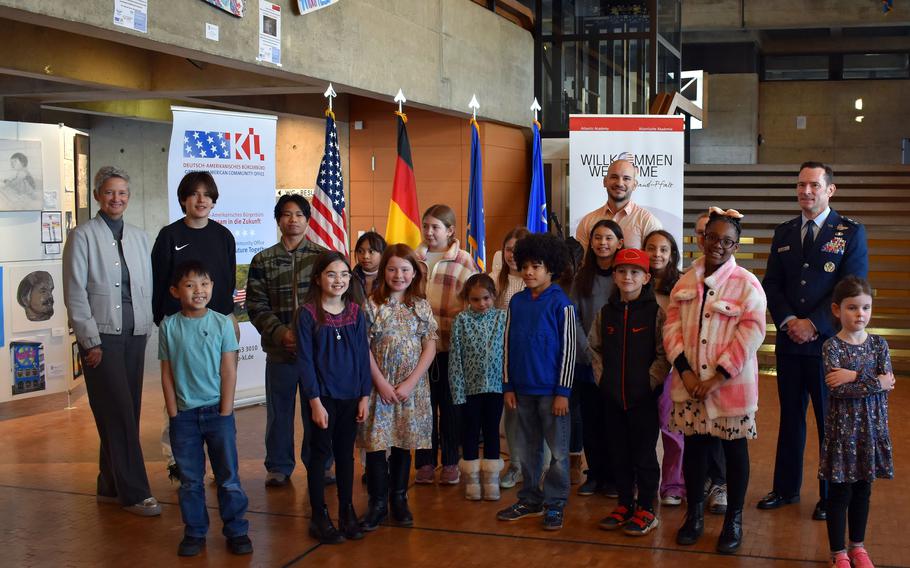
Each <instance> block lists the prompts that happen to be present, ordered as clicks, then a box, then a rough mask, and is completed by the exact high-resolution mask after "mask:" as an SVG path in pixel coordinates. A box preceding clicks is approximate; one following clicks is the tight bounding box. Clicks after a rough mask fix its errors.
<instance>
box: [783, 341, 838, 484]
mask: <svg viewBox="0 0 910 568" xmlns="http://www.w3.org/2000/svg"><path fill="white" fill-rule="evenodd" d="M777 397H778V399H779V400H780V428H779V430H778V432H777V455H776V457H775V460H774V487H773V489H774V491H776V492H777V493H779V494H781V495H783V496H784V497H791V496H793V495H799V491H800V488H801V487H802V482H803V454H804V453H805V450H806V409H807V407H808V404H809V400H810V399H811V400H812V410H814V411H815V426H816V428H817V430H818V447H822V443H823V441H824V438H825V414H826V413H827V409H828V387H827V386H825V367H824V364H823V362H822V358H821V357H813V356H809V355H789V354H786V353H778V354H777ZM818 493H819V497H820V498H821V499H825V498H827V496H828V482H827V481H825V480H822V479H820V480H819V482H818Z"/></svg>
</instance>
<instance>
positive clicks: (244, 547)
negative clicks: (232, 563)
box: [227, 534, 253, 556]
mask: <svg viewBox="0 0 910 568" xmlns="http://www.w3.org/2000/svg"><path fill="white" fill-rule="evenodd" d="M227 544H228V548H230V549H231V554H236V555H238V556H240V555H243V554H251V553H252V552H253V542H252V541H251V540H250V537H248V536H247V535H245V534H242V535H240V536H232V537H230V538H228V539H227Z"/></svg>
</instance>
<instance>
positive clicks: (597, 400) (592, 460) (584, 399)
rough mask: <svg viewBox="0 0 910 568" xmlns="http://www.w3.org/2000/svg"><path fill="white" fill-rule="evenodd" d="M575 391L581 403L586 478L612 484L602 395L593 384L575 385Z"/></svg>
mask: <svg viewBox="0 0 910 568" xmlns="http://www.w3.org/2000/svg"><path fill="white" fill-rule="evenodd" d="M575 389H578V398H579V399H580V402H581V422H582V424H581V426H582V439H583V440H582V441H583V446H584V450H585V460H586V461H587V462H588V477H589V478H593V479H595V480H597V481H598V482H601V483H609V484H612V483H613V481H614V477H613V460H612V459H611V458H610V448H609V445H608V444H607V439H608V438H609V435H605V432H609V430H608V427H607V418H606V410H605V403H604V398H603V394H602V393H601V392H600V387H599V386H597V384H595V383H576V386H575ZM573 393H574V389H573Z"/></svg>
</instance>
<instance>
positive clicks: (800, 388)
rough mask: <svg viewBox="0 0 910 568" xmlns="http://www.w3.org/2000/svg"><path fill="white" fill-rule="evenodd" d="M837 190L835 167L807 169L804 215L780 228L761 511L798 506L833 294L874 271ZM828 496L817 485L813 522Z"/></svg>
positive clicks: (823, 399)
mask: <svg viewBox="0 0 910 568" xmlns="http://www.w3.org/2000/svg"><path fill="white" fill-rule="evenodd" d="M836 189H837V188H836V187H835V186H834V179H833V172H832V171H831V167H830V166H828V165H825V164H822V163H820V162H805V163H804V164H802V165H801V166H800V169H799V181H798V182H797V184H796V195H797V198H798V200H799V207H800V209H801V210H802V214H801V215H800V216H799V217H796V218H795V219H791V220H790V221H787V222H786V223H783V224H781V225H778V227H777V228H776V229H775V230H774V238H773V240H772V242H771V254H770V256H769V257H768V268H767V270H766V272H765V277H764V280H763V281H762V286H763V287H764V289H765V294H766V295H767V297H768V309H769V310H770V311H771V317H772V318H773V319H774V324H775V325H776V326H777V340H776V343H775V353H776V356H777V394H778V398H779V400H780V429H779V431H778V434H777V456H776V458H775V463H774V486H773V487H772V490H771V492H770V493H768V495H766V496H765V497H764V498H763V499H762V500H761V501H759V502H758V508H759V509H776V508H778V507H780V506H782V505H787V504H790V503H796V502H798V501H799V492H800V486H801V485H802V478H803V453H804V450H805V446H806V409H807V406H808V402H809V399H811V400H812V408H813V410H814V411H815V422H816V425H817V427H818V440H819V446H821V442H822V438H823V437H824V424H825V411H826V406H827V395H828V389H827V387H826V386H825V372H824V365H823V363H822V344H823V343H824V342H825V340H826V339H828V338H829V337H831V336H832V335H834V334H835V333H836V330H835V329H834V320H833V318H832V317H831V291H832V290H833V288H834V285H835V284H837V282H838V281H840V280H841V279H842V278H844V277H845V276H847V275H849V274H854V275H856V276H861V277H863V278H865V277H866V275H867V273H868V271H869V255H868V251H867V248H866V230H865V228H864V227H863V226H862V225H861V224H860V223H858V222H856V221H854V220H852V219H848V218H847V217H842V216H840V215H839V214H838V213H837V211H834V210H833V209H831V208H830V207H829V206H828V200H829V199H831V196H833V195H834V192H835V191H836ZM827 491H828V487H827V483H826V482H825V481H822V480H820V481H819V501H818V503H817V504H816V506H815V510H814V512H813V513H812V518H813V519H816V520H825V518H826V516H827V512H826V503H825V499H826V498H827Z"/></svg>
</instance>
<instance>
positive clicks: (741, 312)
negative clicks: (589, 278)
mask: <svg viewBox="0 0 910 568" xmlns="http://www.w3.org/2000/svg"><path fill="white" fill-rule="evenodd" d="M706 288H707V293H705V290H706ZM703 298H704V306H702V299H703ZM766 306H767V300H766V299H765V292H764V290H762V287H761V283H760V282H759V281H758V279H757V278H756V277H755V276H753V275H752V273H750V272H749V271H748V270H746V269H745V268H742V267H740V266H737V264H736V260H735V259H734V258H732V257H731V258H730V260H728V261H727V262H725V263H724V264H723V265H721V266H720V267H719V268H718V269H717V270H715V272H714V273H713V274H712V275H711V276H709V277H707V278H705V259H704V257H702V258H699V259H698V260H696V261H695V262H694V263H693V264H692V268H691V270H689V271H688V272H686V273H685V274H684V275H683V276H682V278H680V280H679V282H677V283H676V286H675V287H674V288H673V291H672V292H671V293H670V305H669V307H668V309H667V320H666V325H665V327H664V338H663V339H664V348H665V349H666V352H667V359H668V360H670V361H675V360H676V358H677V357H679V356H680V355H685V357H686V360H687V361H688V363H689V365H690V366H691V367H692V370H693V372H694V373H695V375H696V376H697V377H698V378H699V380H702V381H704V380H707V379H710V378H711V377H712V376H713V375H714V374H715V373H716V372H717V367H718V366H720V367H722V368H723V369H724V370H725V371H726V372H727V373H728V374H729V375H730V378H728V379H726V380H725V381H723V382H722V383H721V384H720V385H719V386H718V387H717V388H715V389H714V390H713V391H711V392H710V393H708V396H707V398H706V399H705V408H706V410H707V412H708V417H709V418H711V419H714V418H718V417H736V416H746V415H749V414H752V413H754V412H755V411H756V410H758V358H757V356H756V354H757V353H758V348H759V346H761V344H762V342H763V341H764V339H765V308H766ZM699 322H701V329H700V330H699ZM670 397H671V399H672V400H673V401H674V402H685V401H686V400H689V399H690V398H691V397H690V396H689V393H688V391H686V387H685V386H684V385H683V382H682V379H681V377H680V375H679V371H678V370H677V369H675V368H674V369H673V374H672V377H671V386H670Z"/></svg>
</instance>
